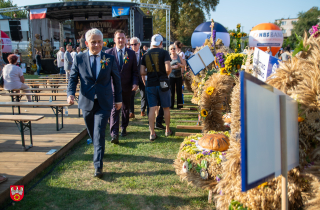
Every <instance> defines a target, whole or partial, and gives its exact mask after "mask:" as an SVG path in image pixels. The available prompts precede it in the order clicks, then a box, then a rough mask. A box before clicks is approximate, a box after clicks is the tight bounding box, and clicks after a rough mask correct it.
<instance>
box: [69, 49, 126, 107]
mask: <svg viewBox="0 0 320 210" xmlns="http://www.w3.org/2000/svg"><path fill="white" fill-rule="evenodd" d="M104 56H105V58H106V59H108V58H109V59H110V61H109V62H108V65H107V66H106V67H105V69H102V68H101V70H100V73H99V75H98V77H97V79H95V78H93V75H92V71H91V65H90V60H89V52H86V53H82V54H79V55H77V56H76V57H75V61H74V62H73V65H72V68H71V72H70V79H69V84H68V91H67V93H68V96H69V95H74V94H75V92H76V86H77V83H78V78H79V77H80V82H81V86H80V96H79V103H78V104H79V105H78V106H79V108H80V109H83V110H86V111H91V110H92V108H93V105H94V96H95V94H96V95H97V99H98V102H99V105H100V107H101V108H102V109H103V110H111V109H112V107H113V92H112V87H111V82H112V81H113V86H114V96H115V102H116V103H117V102H122V88H121V78H120V75H119V71H118V66H117V64H116V59H115V57H114V56H112V55H109V54H106V53H103V52H101V59H103V58H104ZM111 78H112V80H111Z"/></svg>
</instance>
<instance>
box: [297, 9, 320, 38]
mask: <svg viewBox="0 0 320 210" xmlns="http://www.w3.org/2000/svg"><path fill="white" fill-rule="evenodd" d="M319 16H320V10H319V8H318V7H312V8H311V9H310V10H308V11H307V12H300V13H299V14H298V18H299V20H298V21H297V22H296V23H293V24H294V27H293V31H292V34H291V36H293V37H295V33H296V34H297V35H299V36H303V33H304V31H307V32H308V31H309V29H310V28H311V27H312V26H314V25H317V23H319V22H320V20H319V19H318V17H319ZM295 38H296V37H295Z"/></svg>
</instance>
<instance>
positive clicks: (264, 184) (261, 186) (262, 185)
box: [258, 182, 268, 189]
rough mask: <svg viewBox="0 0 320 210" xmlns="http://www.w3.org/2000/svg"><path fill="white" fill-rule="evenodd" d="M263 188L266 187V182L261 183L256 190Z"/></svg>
mask: <svg viewBox="0 0 320 210" xmlns="http://www.w3.org/2000/svg"><path fill="white" fill-rule="evenodd" d="M265 186H268V182H265V183H262V184H260V185H259V186H258V189H260V188H264V187H265Z"/></svg>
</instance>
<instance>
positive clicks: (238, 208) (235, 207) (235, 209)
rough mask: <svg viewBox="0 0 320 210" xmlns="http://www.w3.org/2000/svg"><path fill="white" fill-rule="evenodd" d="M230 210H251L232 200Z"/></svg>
mask: <svg viewBox="0 0 320 210" xmlns="http://www.w3.org/2000/svg"><path fill="white" fill-rule="evenodd" d="M229 210H249V209H248V208H244V207H243V204H241V203H240V202H239V201H235V200H232V201H231V203H230V205H229Z"/></svg>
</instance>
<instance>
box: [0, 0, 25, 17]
mask: <svg viewBox="0 0 320 210" xmlns="http://www.w3.org/2000/svg"><path fill="white" fill-rule="evenodd" d="M8 7H17V4H13V2H12V1H11V0H7V1H5V0H1V1H0V8H8ZM1 14H2V15H5V16H8V17H11V18H27V11H25V10H23V11H17V12H6V13H1ZM14 14H16V15H17V16H16V17H14V16H13V15H14Z"/></svg>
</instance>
